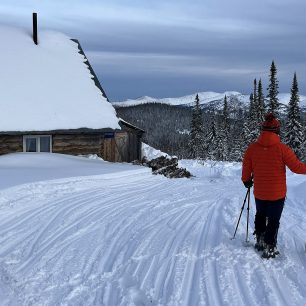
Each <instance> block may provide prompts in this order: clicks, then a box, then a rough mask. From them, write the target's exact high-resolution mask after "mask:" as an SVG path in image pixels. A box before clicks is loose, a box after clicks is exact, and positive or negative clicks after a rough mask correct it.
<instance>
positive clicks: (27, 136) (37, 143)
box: [23, 135, 52, 153]
mask: <svg viewBox="0 0 306 306" xmlns="http://www.w3.org/2000/svg"><path fill="white" fill-rule="evenodd" d="M40 137H49V139H50V151H48V152H40ZM29 138H36V151H35V152H27V145H26V143H27V139H29ZM23 152H24V153H52V135H23Z"/></svg>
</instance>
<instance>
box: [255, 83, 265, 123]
mask: <svg viewBox="0 0 306 306" xmlns="http://www.w3.org/2000/svg"><path fill="white" fill-rule="evenodd" d="M257 107H258V111H257V116H258V118H257V120H258V123H259V124H261V122H262V121H263V120H264V117H265V113H266V106H265V97H264V94H263V91H262V83H261V79H259V81H258V87H257Z"/></svg>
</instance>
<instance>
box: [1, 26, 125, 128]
mask: <svg viewBox="0 0 306 306" xmlns="http://www.w3.org/2000/svg"><path fill="white" fill-rule="evenodd" d="M0 40H1V42H2V44H1V49H0V69H1V73H0V84H1V92H0V114H1V121H0V131H37V130H40V131H43V130H56V129H77V128H92V129H100V128H113V129H116V128H118V129H119V128H120V127H119V124H118V118H117V117H116V112H115V110H114V108H113V106H112V105H111V103H109V102H108V101H107V100H106V99H105V98H104V97H103V96H102V93H101V91H100V90H99V89H98V88H97V87H96V86H95V84H94V81H93V80H92V78H93V76H92V75H91V73H90V71H89V69H88V67H87V65H86V64H85V63H84V62H85V58H84V56H83V55H81V54H79V50H78V45H77V44H76V43H75V42H73V41H71V40H70V38H69V37H67V36H66V35H64V34H62V33H57V32H50V31H40V32H39V44H38V45H35V44H34V43H33V40H32V37H31V35H29V33H27V32H25V31H24V30H21V29H17V28H11V27H4V26H0Z"/></svg>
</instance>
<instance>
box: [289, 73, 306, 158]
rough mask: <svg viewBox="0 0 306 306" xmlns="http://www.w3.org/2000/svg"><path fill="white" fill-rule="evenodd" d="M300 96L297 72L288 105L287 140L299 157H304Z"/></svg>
mask: <svg viewBox="0 0 306 306" xmlns="http://www.w3.org/2000/svg"><path fill="white" fill-rule="evenodd" d="M299 102H300V97H299V88H298V82H297V77H296V73H294V77H293V81H292V87H291V97H290V101H289V106H288V118H287V125H286V134H285V141H286V144H287V145H288V146H290V147H291V148H292V150H293V151H294V152H295V154H296V155H297V156H298V157H299V158H302V157H303V147H304V141H305V139H304V131H303V127H302V124H301V118H300V107H299Z"/></svg>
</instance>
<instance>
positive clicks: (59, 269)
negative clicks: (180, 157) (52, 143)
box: [0, 154, 306, 306]
mask: <svg viewBox="0 0 306 306" xmlns="http://www.w3.org/2000/svg"><path fill="white" fill-rule="evenodd" d="M181 163H182V165H183V166H185V167H187V168H188V169H189V170H190V171H191V172H192V173H193V174H195V175H196V177H194V178H192V179H172V180H171V179H166V178H165V177H162V176H153V175H151V174H150V172H149V170H148V169H147V168H143V167H137V166H131V165H129V164H121V165H119V164H111V163H107V162H103V161H97V160H94V161H93V160H88V159H84V158H80V157H68V156H62V155H56V154H38V155H36V154H35V155H32V154H28V155H25V154H12V155H7V156H1V157H0V175H1V183H0V186H1V187H0V188H1V190H0V245H1V248H0V276H1V278H0V301H1V302H0V305H50V306H51V305H52V306H53V305H188V306H189V305H191V306H192V305H212V306H215V305H305V301H306V291H305V288H306V273H305V265H306V253H305V251H304V241H305V239H306V237H305V230H306V218H305V216H306V214H305V212H306V177H305V176H297V175H293V174H291V173H289V174H288V179H289V193H288V199H287V201H286V206H285V209H284V213H283V217H282V220H281V228H280V232H279V249H280V251H281V253H282V254H281V256H280V257H279V258H278V259H276V260H269V261H265V260H262V259H261V258H260V256H259V255H258V254H257V253H256V252H255V251H254V250H253V248H252V247H246V246H245V245H244V243H243V241H244V239H245V229H246V217H245V215H243V218H242V221H241V225H240V227H239V229H238V233H237V239H235V240H230V237H231V236H232V235H233V232H234V228H235V223H236V221H237V217H238V215H239V212H240V208H241V205H242V200H243V198H244V195H245V192H246V190H245V189H244V188H243V187H242V185H241V182H240V171H241V170H240V167H241V165H240V164H228V163H223V164H222V163H219V164H217V165H215V166H214V167H211V165H204V166H203V165H199V164H197V163H194V162H191V161H182V162H181ZM51 179H52V180H51ZM253 221H254V202H253V199H252V203H251V222H250V226H251V229H250V232H252V230H253Z"/></svg>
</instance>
